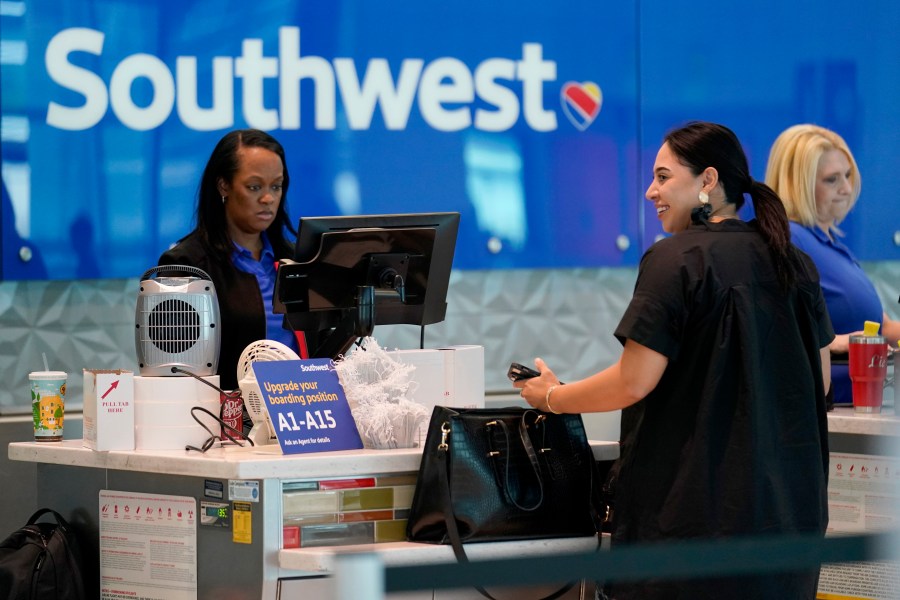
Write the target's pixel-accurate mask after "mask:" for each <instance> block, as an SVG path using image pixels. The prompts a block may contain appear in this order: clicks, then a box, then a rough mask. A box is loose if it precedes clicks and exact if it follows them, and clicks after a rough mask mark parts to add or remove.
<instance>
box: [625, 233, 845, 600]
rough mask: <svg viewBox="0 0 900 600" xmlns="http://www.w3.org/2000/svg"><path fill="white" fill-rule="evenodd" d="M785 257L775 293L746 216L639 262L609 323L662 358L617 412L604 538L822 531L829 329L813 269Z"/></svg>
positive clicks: (675, 239)
mask: <svg viewBox="0 0 900 600" xmlns="http://www.w3.org/2000/svg"><path fill="white" fill-rule="evenodd" d="M797 260H798V266H799V273H798V278H797V282H796V285H794V286H792V288H791V289H790V290H789V291H787V292H784V291H782V289H781V287H780V286H779V284H778V279H777V275H776V272H775V269H774V266H773V260H772V257H771V252H770V249H769V247H768V246H767V245H766V243H765V241H764V240H763V238H762V236H761V235H760V234H759V233H758V231H757V228H756V222H755V221H751V222H749V223H747V222H743V221H740V220H736V219H734V220H726V221H723V222H721V223H704V224H699V225H693V226H691V227H690V228H689V229H688V230H686V231H684V232H682V233H679V234H677V235H674V236H672V237H670V238H666V239H663V240H661V241H659V242H658V243H656V244H654V245H653V246H652V247H651V248H650V249H649V250H648V251H647V252H646V254H645V255H644V257H643V258H642V260H641V265H640V269H639V273H638V279H637V283H636V286H635V292H634V297H633V299H632V301H631V303H630V304H629V306H628V308H627V310H626V312H625V315H624V316H623V318H622V320H621V322H620V324H619V326H618V327H617V329H616V332H615V333H616V336H617V337H618V338H619V340H620V341H622V342H623V343H624V341H625V339H631V340H634V341H636V342H638V343H640V344H642V345H644V346H647V347H648V348H651V349H653V350H655V351H657V352H659V353H661V354H663V355H665V356H666V357H668V359H669V363H668V366H667V368H666V370H665V372H664V373H663V376H662V378H661V380H660V382H659V384H658V385H657V387H656V388H655V389H654V390H653V391H652V392H651V393H650V394H649V395H648V396H647V397H646V398H644V400H642V401H641V402H639V403H638V404H636V405H634V406H632V407H629V408H627V409H625V411H624V412H623V418H622V424H623V425H622V427H623V430H622V453H621V458H620V462H619V465H618V483H617V488H616V523H615V529H614V534H613V539H614V543H628V542H636V541H653V540H660V539H666V538H695V537H703V538H711V537H723V536H732V535H740V534H748V535H754V534H764V533H768V532H824V530H825V526H826V524H827V519H828V517H827V503H826V502H827V499H826V482H827V471H828V450H827V422H826V412H825V401H824V396H825V390H824V389H823V383H822V376H821V365H820V355H819V349H820V348H822V347H824V346H826V345H828V344H829V343H830V341H831V340H832V339H833V337H834V334H833V332H832V330H831V323H830V321H829V318H828V313H827V309H826V307H825V302H824V299H823V297H822V293H821V288H820V286H819V283H818V274H817V272H816V269H815V267H814V266H813V264H812V262H811V261H810V260H809V258H808V257H806V255H804V254H802V253H800V252H799V251H797ZM779 585H781V583H779ZM739 587H740V586H739ZM751 588H752V586H751ZM719 591H720V592H721V591H722V590H721V589H720V590H719ZM748 591H750V590H748ZM644 592H647V590H644ZM750 593H759V590H758V589H757V590H755V591H751V592H750ZM619 597H622V598H627V597H631V596H627V595H624V594H622V595H619V596H616V598H619ZM635 597H655V596H653V595H652V594H650V593H643V595H640V596H635ZM698 597H699V596H698ZM721 597H726V596H721ZM728 597H738V596H728ZM747 597H752V596H747ZM760 597H762V596H760ZM786 597H787V596H786Z"/></svg>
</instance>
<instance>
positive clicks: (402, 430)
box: [336, 337, 430, 449]
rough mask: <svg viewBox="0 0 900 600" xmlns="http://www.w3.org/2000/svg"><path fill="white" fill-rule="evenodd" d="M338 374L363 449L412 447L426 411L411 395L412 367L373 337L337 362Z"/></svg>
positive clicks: (424, 419)
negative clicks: (399, 360) (399, 359)
mask: <svg viewBox="0 0 900 600" xmlns="http://www.w3.org/2000/svg"><path fill="white" fill-rule="evenodd" d="M336 370H337V374H338V377H339V378H340V380H341V385H342V386H343V387H344V393H345V394H346V396H347V401H348V403H349V404H350V410H351V412H352V413H353V418H354V420H355V421H356V428H357V429H358V430H359V435H360V437H361V438H362V441H363V445H364V446H365V447H366V448H379V449H383V448H412V447H415V446H416V445H418V442H419V439H418V436H419V427H420V425H421V424H422V423H424V422H425V421H426V420H427V419H428V417H429V416H430V415H429V414H428V411H427V410H426V409H425V407H424V406H422V405H421V404H416V403H415V402H413V401H412V400H411V399H410V398H411V396H412V393H413V392H414V391H415V385H416V383H415V382H414V381H412V373H413V371H414V370H415V367H414V366H412V365H407V364H403V363H401V362H398V361H397V360H395V359H393V358H392V357H391V356H390V354H388V353H387V352H386V351H385V350H384V349H383V348H382V347H381V346H379V345H378V342H377V341H375V339H374V338H370V337H369V338H365V339H364V340H363V342H362V343H361V344H360V346H359V348H357V349H356V350H355V351H354V352H352V353H351V354H349V355H348V356H346V357H344V358H342V359H340V360H339V361H337V363H336Z"/></svg>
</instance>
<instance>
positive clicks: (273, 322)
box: [231, 233, 298, 352]
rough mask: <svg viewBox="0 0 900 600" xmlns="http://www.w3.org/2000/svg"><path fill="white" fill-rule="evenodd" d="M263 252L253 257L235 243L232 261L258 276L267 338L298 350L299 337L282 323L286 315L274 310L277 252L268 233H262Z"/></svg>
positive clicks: (295, 350)
mask: <svg viewBox="0 0 900 600" xmlns="http://www.w3.org/2000/svg"><path fill="white" fill-rule="evenodd" d="M262 243H263V248H262V253H261V254H260V258H259V260H256V259H255V258H253V253H252V252H250V251H249V250H247V249H246V248H244V247H243V246H241V245H240V244H235V245H234V251H233V252H232V253H231V261H232V262H233V263H234V266H235V268H237V269H238V270H239V271H243V272H244V273H249V274H251V275H253V276H255V277H256V282H257V284H258V285H259V292H260V294H261V295H262V301H263V306H264V307H265V309H266V338H267V339H270V340H275V341H276V342H281V343H282V344H284V345H286V346H287V347H288V348H290V349H292V350H293V351H294V352H297V351H298V349H297V337H296V336H295V335H294V332H293V331H289V330H287V329H285V328H284V327H283V326H282V324H283V322H284V315H277V314H275V313H273V312H272V297H273V295H274V292H275V276H276V270H275V252H274V251H273V250H272V244H270V243H269V238H268V237H266V234H265V233H263V234H262Z"/></svg>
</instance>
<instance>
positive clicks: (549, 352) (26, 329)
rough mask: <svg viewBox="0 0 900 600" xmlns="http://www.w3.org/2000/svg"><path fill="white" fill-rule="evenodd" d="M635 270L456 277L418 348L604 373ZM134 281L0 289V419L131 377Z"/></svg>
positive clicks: (897, 269) (896, 266)
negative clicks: (50, 376)
mask: <svg viewBox="0 0 900 600" xmlns="http://www.w3.org/2000/svg"><path fill="white" fill-rule="evenodd" d="M866 268H867V271H868V272H869V274H870V275H871V277H872V279H873V280H874V281H875V284H876V286H877V288H878V290H879V292H880V293H881V295H882V300H883V302H884V303H885V308H886V309H887V311H888V313H889V314H891V315H893V317H894V318H900V305H898V303H897V296H898V294H900V262H886V263H878V264H873V265H866ZM635 275H636V271H635V270H634V269H630V268H628V269H573V270H503V271H454V273H453V275H452V279H451V283H450V291H449V297H448V309H447V318H446V320H445V321H444V322H443V323H440V324H437V325H432V326H429V327H428V328H426V332H425V346H426V347H429V348H433V347H437V346H444V345H450V344H482V345H484V347H485V389H486V390H487V391H488V392H491V391H498V392H505V391H508V390H510V386H509V383H508V382H507V380H506V368H507V366H508V365H509V363H510V361H513V360H515V361H517V362H523V363H526V364H531V361H532V359H533V357H535V356H541V357H542V358H544V359H545V360H546V361H547V362H548V364H549V365H550V366H551V367H552V368H553V369H554V371H556V372H557V374H558V375H559V376H560V377H561V378H562V379H563V380H567V379H568V380H572V379H576V378H580V377H584V376H586V375H589V374H590V373H592V372H594V371H596V370H597V369H600V368H602V367H605V366H607V365H609V364H611V363H612V362H613V361H614V360H615V359H616V357H617V356H618V353H619V350H620V346H619V343H618V342H617V341H616V339H615V338H614V337H613V335H612V331H613V329H614V328H615V326H616V324H617V323H618V321H619V318H620V317H621V315H622V313H623V311H624V310H625V307H626V305H627V303H628V300H629V299H630V297H631V291H632V287H633V286H634V278H635ZM137 291H138V280H137V279H124V280H123V279H118V280H77V281H30V282H4V283H0V381H3V382H4V384H3V386H2V387H0V410H2V411H3V413H4V414H8V413H10V412H11V411H16V410H18V411H19V412H28V411H30V397H29V391H28V372H29V371H34V370H40V369H43V361H42V358H41V353H42V352H46V353H47V358H48V360H49V361H50V367H51V368H52V369H62V370H65V371H68V372H69V383H70V385H69V388H68V398H67V400H68V403H69V404H70V406H75V405H80V404H81V400H82V395H81V388H82V385H81V370H82V369H83V368H123V369H131V370H134V371H136V370H137V362H136V359H135V352H134V307H135V301H136V298H137ZM375 338H376V339H377V340H378V341H379V343H380V344H381V345H382V346H385V347H389V348H416V347H418V344H419V328H418V327H413V326H406V325H394V326H386V327H378V328H376V330H375Z"/></svg>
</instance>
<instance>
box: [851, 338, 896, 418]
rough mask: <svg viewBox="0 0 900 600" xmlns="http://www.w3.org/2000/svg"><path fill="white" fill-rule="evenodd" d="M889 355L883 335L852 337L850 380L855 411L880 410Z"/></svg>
mask: <svg viewBox="0 0 900 600" xmlns="http://www.w3.org/2000/svg"><path fill="white" fill-rule="evenodd" d="M887 356H888V347H887V342H886V341H885V339H884V337H883V336H880V335H851V336H850V380H851V382H852V384H853V407H854V408H855V409H856V412H861V413H880V412H881V401H882V398H883V397H884V380H885V379H886V378H887Z"/></svg>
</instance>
